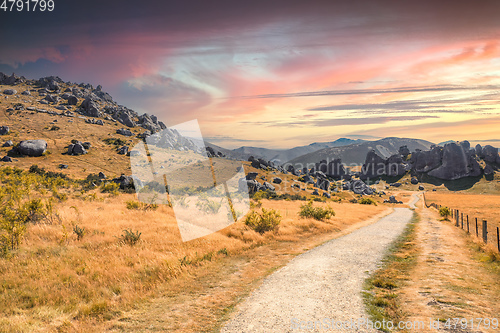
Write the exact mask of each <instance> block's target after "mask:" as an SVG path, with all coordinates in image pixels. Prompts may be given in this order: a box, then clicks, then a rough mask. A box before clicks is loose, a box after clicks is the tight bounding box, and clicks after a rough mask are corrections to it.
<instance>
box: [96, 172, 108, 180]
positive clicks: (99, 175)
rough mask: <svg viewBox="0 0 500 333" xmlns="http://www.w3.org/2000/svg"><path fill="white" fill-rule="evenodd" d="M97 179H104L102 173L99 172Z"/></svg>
mask: <svg viewBox="0 0 500 333" xmlns="http://www.w3.org/2000/svg"><path fill="white" fill-rule="evenodd" d="M97 177H99V179H106V175H105V174H104V173H103V172H102V171H101V172H99V174H98V175H97Z"/></svg>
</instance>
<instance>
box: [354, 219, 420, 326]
mask: <svg viewBox="0 0 500 333" xmlns="http://www.w3.org/2000/svg"><path fill="white" fill-rule="evenodd" d="M418 220H419V217H418V215H417V214H416V213H413V218H412V220H411V221H410V223H409V224H408V226H407V227H406V229H405V231H404V232H403V234H402V235H401V236H400V237H399V238H398V239H397V240H396V241H395V242H394V243H393V244H392V245H391V247H390V248H389V251H388V253H387V255H386V256H385V257H384V259H383V260H382V263H383V264H382V266H381V267H380V268H379V269H378V270H377V271H375V272H374V273H373V274H372V275H371V276H370V277H369V278H368V279H366V280H365V285H364V290H365V291H364V292H363V298H364V302H365V306H366V308H367V311H368V314H369V316H370V320H372V321H373V322H375V321H380V322H382V321H383V320H385V321H389V320H391V321H392V322H393V323H397V322H399V321H401V320H403V318H404V313H403V312H402V310H401V307H400V303H399V302H400V301H399V299H398V288H401V287H402V286H404V283H405V280H406V278H407V276H408V274H409V271H410V270H411V269H412V267H414V266H415V265H416V262H417V248H416V245H415V237H416V233H415V226H416V224H417V223H418ZM386 332H388V331H387V330H386Z"/></svg>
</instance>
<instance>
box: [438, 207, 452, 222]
mask: <svg viewBox="0 0 500 333" xmlns="http://www.w3.org/2000/svg"><path fill="white" fill-rule="evenodd" d="M439 215H441V216H442V217H443V218H444V219H445V220H447V219H448V216H450V215H451V210H450V209H449V208H448V207H441V208H439Z"/></svg>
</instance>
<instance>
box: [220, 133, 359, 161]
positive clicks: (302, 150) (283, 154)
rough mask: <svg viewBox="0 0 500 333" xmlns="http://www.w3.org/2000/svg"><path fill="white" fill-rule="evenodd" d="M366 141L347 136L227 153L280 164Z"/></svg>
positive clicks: (242, 148) (242, 149) (238, 149)
mask: <svg viewBox="0 0 500 333" xmlns="http://www.w3.org/2000/svg"><path fill="white" fill-rule="evenodd" d="M361 142H364V140H360V139H358V140H352V139H347V138H340V139H338V140H335V141H332V142H314V143H311V144H309V145H307V146H299V147H294V148H291V149H267V148H258V147H246V146H244V147H240V148H237V149H233V150H232V154H226V153H225V152H224V153H225V154H226V155H233V154H234V155H233V156H235V157H236V156H238V157H240V158H241V157H246V158H248V157H250V156H254V157H256V158H262V159H265V160H267V161H273V162H275V163H278V164H283V163H285V162H286V161H289V160H291V159H294V158H296V157H299V156H302V155H305V154H309V153H313V152H315V151H318V150H321V149H325V148H331V147H342V146H346V145H351V144H356V143H361Z"/></svg>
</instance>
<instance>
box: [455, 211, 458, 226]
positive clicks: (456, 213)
mask: <svg viewBox="0 0 500 333" xmlns="http://www.w3.org/2000/svg"><path fill="white" fill-rule="evenodd" d="M455 217H456V218H455V220H456V223H455V226H456V227H458V209H457V211H456V212H455Z"/></svg>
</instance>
